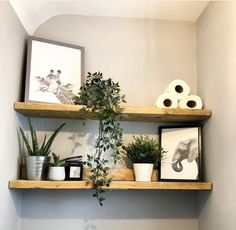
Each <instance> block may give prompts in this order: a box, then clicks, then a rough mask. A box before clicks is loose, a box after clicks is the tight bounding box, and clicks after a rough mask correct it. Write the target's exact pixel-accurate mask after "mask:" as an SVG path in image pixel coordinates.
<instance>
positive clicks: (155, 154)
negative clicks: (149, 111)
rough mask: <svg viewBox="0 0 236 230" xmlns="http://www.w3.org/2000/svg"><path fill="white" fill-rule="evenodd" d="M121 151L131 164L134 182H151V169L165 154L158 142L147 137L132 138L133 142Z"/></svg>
mask: <svg viewBox="0 0 236 230" xmlns="http://www.w3.org/2000/svg"><path fill="white" fill-rule="evenodd" d="M123 149H124V150H125V154H126V155H127V157H128V158H129V159H130V161H131V162H132V163H133V167H134V174H135V180H136V181H151V176H152V171H153V168H154V167H156V166H157V165H158V162H160V161H161V158H162V156H163V154H164V153H165V151H163V149H162V148H161V147H160V146H159V144H158V142H156V141H155V140H154V139H151V138H149V137H148V136H139V137H134V141H133V142H132V143H130V144H129V145H128V146H124V147H123Z"/></svg>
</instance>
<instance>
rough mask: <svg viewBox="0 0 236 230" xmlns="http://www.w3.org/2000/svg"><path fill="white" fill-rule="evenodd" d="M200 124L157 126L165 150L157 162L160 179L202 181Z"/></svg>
mask: <svg viewBox="0 0 236 230" xmlns="http://www.w3.org/2000/svg"><path fill="white" fill-rule="evenodd" d="M201 130H202V128H201V126H169V127H167V126H165V127H159V139H160V140H159V141H160V145H161V147H162V148H163V149H164V150H165V151H167V153H165V155H164V157H163V159H162V161H161V164H159V173H158V179H159V180H160V181H192V182H194V181H195V182H199V181H202V140H201Z"/></svg>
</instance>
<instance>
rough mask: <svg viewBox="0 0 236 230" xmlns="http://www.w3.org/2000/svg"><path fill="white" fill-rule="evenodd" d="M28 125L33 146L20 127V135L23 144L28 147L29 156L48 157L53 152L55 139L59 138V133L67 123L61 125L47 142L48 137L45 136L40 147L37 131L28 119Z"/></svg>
mask: <svg viewBox="0 0 236 230" xmlns="http://www.w3.org/2000/svg"><path fill="white" fill-rule="evenodd" d="M28 124H29V128H30V135H31V144H30V142H29V141H28V139H27V137H26V135H25V133H24V131H23V129H22V128H21V127H20V134H21V136H22V139H23V142H24V144H25V146H26V149H27V152H28V154H29V156H48V155H49V153H50V151H51V145H52V143H53V141H54V139H55V137H56V136H57V134H58V132H59V131H60V130H61V129H62V127H63V126H64V125H65V123H63V124H62V125H60V126H59V127H58V128H57V129H56V130H55V131H54V133H53V134H52V135H51V136H50V138H49V139H48V140H47V136H46V135H45V136H44V140H43V143H42V144H41V146H39V143H38V138H37V134H36V131H35V129H34V128H33V126H32V124H31V121H30V119H28Z"/></svg>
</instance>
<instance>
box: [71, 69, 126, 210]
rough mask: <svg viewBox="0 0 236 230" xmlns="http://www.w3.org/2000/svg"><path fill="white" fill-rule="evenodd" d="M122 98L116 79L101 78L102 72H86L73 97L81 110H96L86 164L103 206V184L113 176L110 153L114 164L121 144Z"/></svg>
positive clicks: (119, 157)
mask: <svg viewBox="0 0 236 230" xmlns="http://www.w3.org/2000/svg"><path fill="white" fill-rule="evenodd" d="M122 102H125V96H124V95H121V94H120V86H119V83H115V82H113V80H112V79H111V78H109V79H103V74H102V73H101V72H96V73H93V74H91V73H88V76H87V78H86V82H85V84H84V85H83V86H82V87H81V88H80V92H79V93H78V96H76V97H74V103H75V104H76V105H85V107H84V108H83V109H84V111H92V112H96V113H97V115H98V120H99V132H98V138H97V141H96V145H95V153H94V154H92V155H90V154H88V155H87V161H86V162H85V164H86V165H87V166H88V167H90V168H91V170H90V171H91V176H90V177H89V179H90V181H91V182H92V184H93V188H94V194H93V196H94V197H96V198H97V200H98V202H99V204H100V205H101V206H102V204H103V201H104V200H105V198H104V197H103V193H104V192H105V190H104V189H103V188H102V187H103V186H107V187H109V185H110V183H111V181H112V178H111V177H109V175H108V172H109V169H110V168H109V167H108V163H109V160H108V159H109V158H108V156H107V153H110V156H111V157H112V159H113V161H114V164H116V163H117V161H118V160H120V159H121V156H120V151H119V149H120V147H122V146H123V141H122V131H123V130H122V128H121V127H120V123H119V121H120V119H121V117H122V114H121V112H122V110H121V107H120V104H121V103H122Z"/></svg>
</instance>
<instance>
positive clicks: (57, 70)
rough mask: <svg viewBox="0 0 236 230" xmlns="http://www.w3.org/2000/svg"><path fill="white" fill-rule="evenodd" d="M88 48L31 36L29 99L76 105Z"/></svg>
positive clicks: (27, 90) (28, 76) (26, 97)
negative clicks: (75, 100)
mask: <svg viewBox="0 0 236 230" xmlns="http://www.w3.org/2000/svg"><path fill="white" fill-rule="evenodd" d="M83 60H84V48H83V47H81V46H78V45H73V44H67V43H62V42H58V41H52V40H48V39H43V38H37V37H29V41H28V51H27V69H26V81H25V83H26V85H25V101H31V102H42V103H57V104H73V97H74V96H75V95H76V94H77V93H78V92H79V90H80V87H81V85H82V84H83V76H84V73H83V64H84V61H83Z"/></svg>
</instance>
